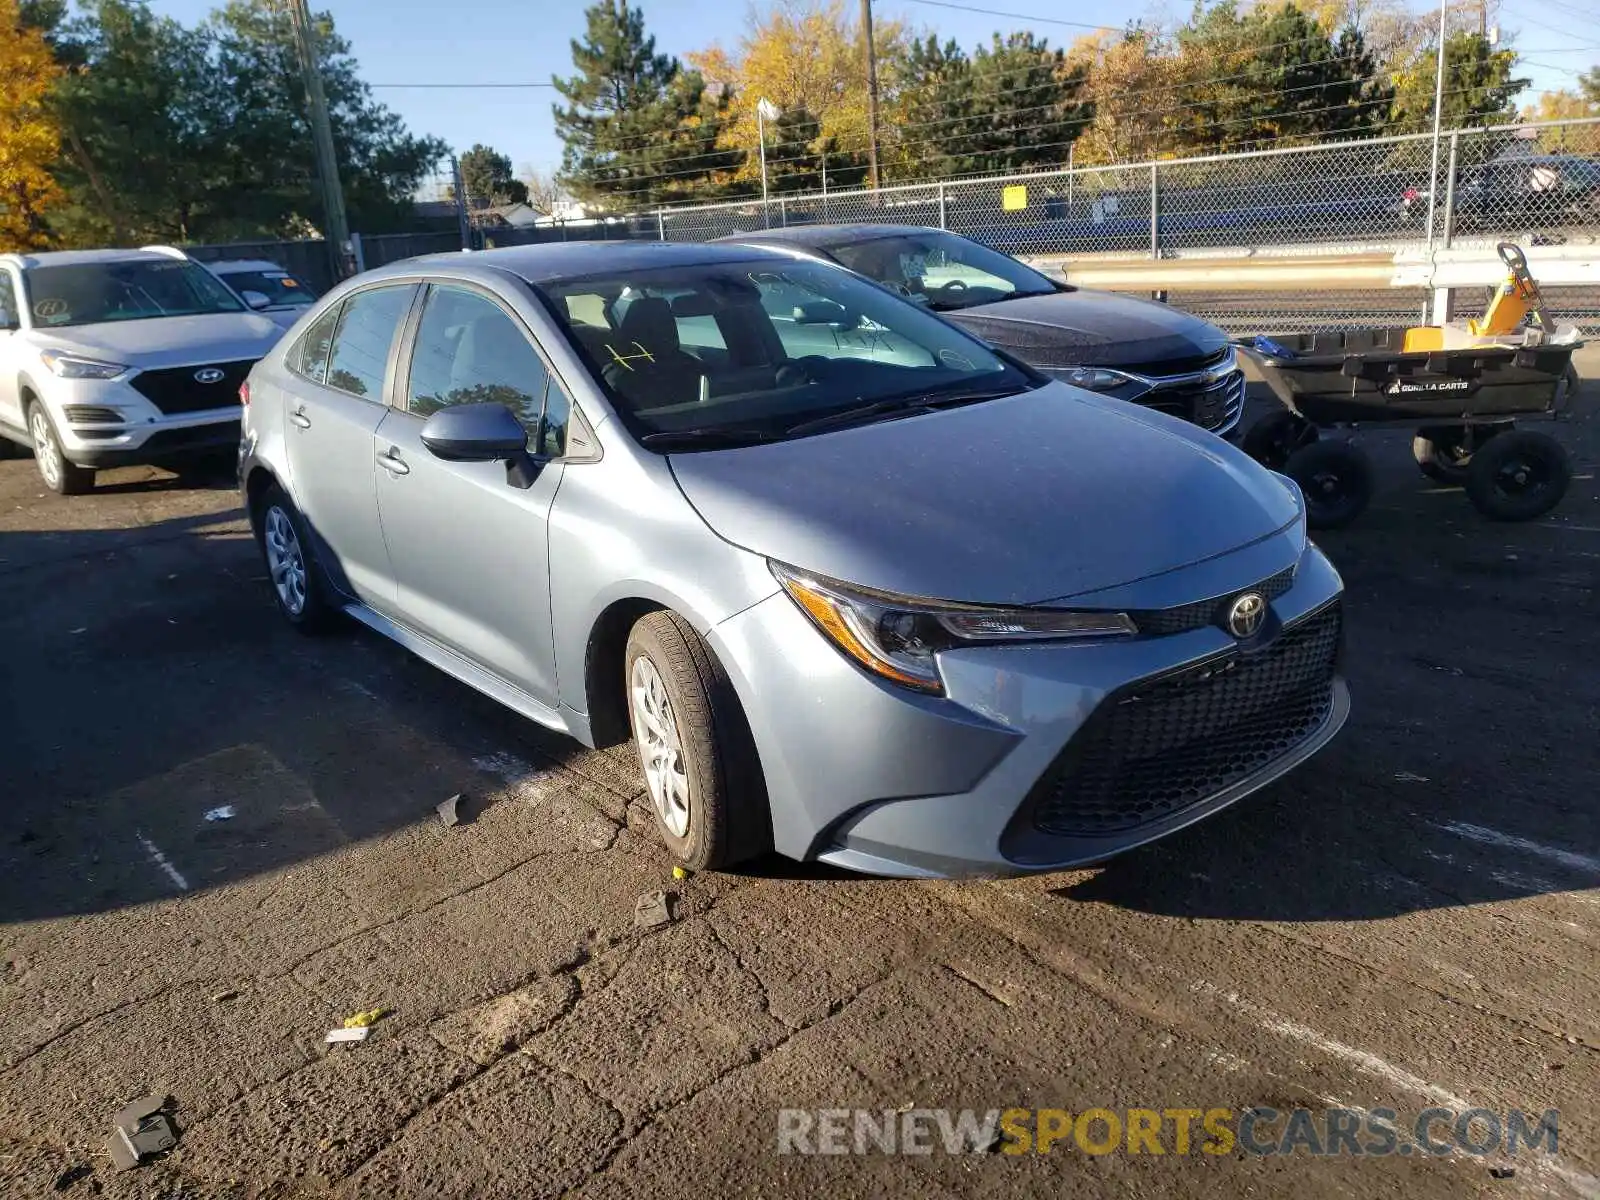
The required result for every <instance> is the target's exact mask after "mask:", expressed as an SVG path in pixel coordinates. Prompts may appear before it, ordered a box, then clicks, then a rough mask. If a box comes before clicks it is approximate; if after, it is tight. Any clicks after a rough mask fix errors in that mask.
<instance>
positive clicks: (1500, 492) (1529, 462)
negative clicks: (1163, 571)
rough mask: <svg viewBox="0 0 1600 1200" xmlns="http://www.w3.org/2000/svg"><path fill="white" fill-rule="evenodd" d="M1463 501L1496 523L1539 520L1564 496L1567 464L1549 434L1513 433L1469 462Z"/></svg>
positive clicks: (1569, 479)
mask: <svg viewBox="0 0 1600 1200" xmlns="http://www.w3.org/2000/svg"><path fill="white" fill-rule="evenodd" d="M1466 482H1467V499H1468V500H1470V501H1472V506H1473V507H1474V508H1476V509H1477V510H1478V511H1479V512H1481V513H1482V514H1483V515H1484V516H1486V517H1490V518H1492V519H1494V520H1496V521H1531V520H1533V519H1534V518H1535V517H1542V516H1543V515H1544V514H1545V513H1547V512H1549V511H1550V510H1551V509H1552V508H1554V507H1555V506H1556V505H1557V504H1559V503H1560V502H1561V497H1563V496H1565V495H1566V494H1567V485H1568V484H1570V483H1571V482H1572V460H1571V459H1570V458H1569V457H1567V451H1566V448H1565V447H1564V446H1562V444H1561V443H1560V442H1558V441H1556V440H1555V438H1553V437H1550V436H1549V435H1548V434H1543V433H1535V432H1533V431H1532V430H1526V429H1517V430H1513V431H1512V432H1510V433H1506V434H1502V435H1501V436H1499V437H1497V438H1493V439H1491V440H1490V441H1489V443H1488V444H1487V445H1485V446H1484V447H1483V448H1482V449H1481V450H1479V451H1478V452H1477V453H1476V454H1474V455H1473V456H1472V463H1471V465H1470V466H1468V468H1467V481H1466Z"/></svg>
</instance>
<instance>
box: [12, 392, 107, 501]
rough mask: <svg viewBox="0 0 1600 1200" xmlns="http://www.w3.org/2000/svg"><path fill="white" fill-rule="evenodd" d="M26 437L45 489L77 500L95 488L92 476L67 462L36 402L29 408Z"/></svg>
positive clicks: (81, 468) (48, 417)
mask: <svg viewBox="0 0 1600 1200" xmlns="http://www.w3.org/2000/svg"><path fill="white" fill-rule="evenodd" d="M28 433H29V435H30V436H31V437H32V438H33V461H34V465H35V466H37V467H38V468H39V478H41V479H43V480H44V485H45V487H47V488H49V489H50V490H51V491H52V492H55V493H57V494H58V495H61V496H80V495H82V494H83V493H84V492H87V491H90V490H92V489H93V488H94V472H93V471H92V470H90V469H89V468H87V467H80V466H77V465H76V464H74V463H69V462H68V461H67V456H66V455H65V454H63V453H62V452H61V440H60V439H59V438H57V437H56V430H55V426H53V425H52V424H50V414H49V413H47V412H45V410H44V405H43V404H42V403H40V402H39V401H38V400H35V401H34V402H33V403H32V404H31V405H29V406H28Z"/></svg>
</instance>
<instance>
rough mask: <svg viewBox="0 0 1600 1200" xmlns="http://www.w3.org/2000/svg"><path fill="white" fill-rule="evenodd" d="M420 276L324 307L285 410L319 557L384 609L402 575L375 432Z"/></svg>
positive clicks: (296, 479) (293, 463) (299, 493)
mask: <svg viewBox="0 0 1600 1200" xmlns="http://www.w3.org/2000/svg"><path fill="white" fill-rule="evenodd" d="M416 292H417V287H416V285H415V284H412V283H399V284H381V285H379V286H377V287H371V288H366V289H364V290H362V291H359V292H353V293H351V294H350V295H349V296H347V297H346V298H345V300H344V303H343V304H340V305H336V306H334V307H333V308H331V309H329V310H328V311H327V312H326V313H324V314H323V315H322V316H321V317H319V318H318V319H317V320H316V321H315V322H314V323H313V324H312V325H311V327H310V328H309V329H307V330H306V332H305V334H304V336H303V337H302V338H301V339H300V341H299V343H298V344H296V345H295V346H294V347H293V348H292V349H291V350H290V353H289V357H288V366H289V369H290V370H291V371H292V372H293V373H294V375H295V378H294V379H293V380H292V382H291V383H290V386H289V387H288V388H287V389H286V392H287V394H286V396H285V406H286V407H285V412H284V418H285V420H286V421H287V422H288V427H287V429H286V430H285V433H286V440H287V443H288V455H289V470H290V475H291V478H292V480H293V486H294V493H295V501H296V503H297V504H298V505H299V506H300V511H301V512H303V513H304V514H305V517H306V522H307V524H308V525H309V526H310V529H311V536H312V538H313V539H314V540H315V541H316V542H317V548H318V557H319V560H320V561H321V563H322V564H323V566H324V567H325V568H326V569H327V570H328V571H329V572H330V573H331V574H332V575H333V576H334V578H335V582H337V583H338V585H339V586H340V587H341V588H344V589H345V590H347V591H349V592H350V593H351V594H352V595H354V596H356V597H358V598H359V599H360V600H362V601H363V602H364V603H366V604H368V605H370V606H372V607H373V608H374V609H377V610H379V611H381V612H385V613H389V612H393V610H394V596H395V590H394V579H393V577H392V575H391V573H390V569H389V557H388V551H387V549H386V548H385V546H384V540H383V531H382V529H381V528H380V527H379V524H378V500H377V494H376V488H375V484H374V478H373V476H374V472H376V471H377V470H378V465H377V463H376V461H375V450H374V445H373V438H374V436H375V435H376V434H377V431H378V426H379V424H381V423H382V421H383V418H384V414H385V413H386V412H387V411H388V408H387V405H386V403H385V398H386V397H387V395H388V388H389V385H390V381H391V379H392V377H393V372H394V357H395V346H396V343H397V342H398V340H399V339H398V334H399V331H400V327H401V325H402V324H403V322H404V319H405V316H406V314H407V312H408V311H409V310H410V308H411V304H412V302H413V300H414V299H415V298H416Z"/></svg>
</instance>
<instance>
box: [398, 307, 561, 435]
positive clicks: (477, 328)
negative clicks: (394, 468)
mask: <svg viewBox="0 0 1600 1200" xmlns="http://www.w3.org/2000/svg"><path fill="white" fill-rule="evenodd" d="M549 377H550V372H549V371H548V370H547V369H546V367H545V365H544V359H542V358H540V357H539V352H538V351H537V350H535V349H534V348H533V343H532V342H530V341H529V340H528V335H527V334H526V333H524V332H523V329H522V326H521V325H519V324H518V323H517V322H516V321H514V320H513V319H512V318H511V317H510V316H508V315H507V314H506V312H505V310H504V309H502V308H501V307H500V306H499V305H498V304H495V303H494V302H493V301H491V300H488V299H486V298H485V297H483V296H480V295H479V294H478V293H476V292H470V291H467V290H466V289H464V288H455V287H449V286H447V285H435V286H434V287H433V289H432V290H431V291H429V293H428V302H427V306H426V307H425V308H424V309H423V310H422V321H421V323H420V324H419V325H418V326H417V340H416V348H415V350H413V352H412V356H411V386H410V394H409V396H408V397H407V407H408V408H409V410H410V411H411V412H413V413H415V414H416V415H417V416H419V417H426V416H429V415H431V414H433V413H436V412H438V411H439V410H440V409H441V408H448V407H450V406H451V405H453V404H473V403H478V402H482V401H493V402H496V403H499V404H504V405H505V406H506V407H507V408H509V409H510V410H511V411H512V412H513V413H515V414H516V416H517V420H519V421H521V422H522V424H523V426H524V427H525V428H526V429H527V431H528V432H529V433H530V434H532V435H534V436H535V437H538V438H540V439H541V440H542V438H543V436H544V435H543V434H542V433H541V431H540V426H539V419H540V415H541V413H542V412H543V410H544V393H545V383H546V380H548V379H549ZM561 420H562V424H563V426H564V425H565V422H566V418H565V416H562V418H561Z"/></svg>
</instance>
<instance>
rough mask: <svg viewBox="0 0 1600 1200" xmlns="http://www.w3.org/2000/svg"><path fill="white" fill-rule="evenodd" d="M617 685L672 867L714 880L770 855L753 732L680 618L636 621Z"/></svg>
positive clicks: (722, 676) (707, 652) (711, 658)
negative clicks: (713, 876) (676, 863)
mask: <svg viewBox="0 0 1600 1200" xmlns="http://www.w3.org/2000/svg"><path fill="white" fill-rule="evenodd" d="M622 684H623V687H624V688H625V689H626V695H627V699H628V705H627V706H628V728H629V730H630V731H631V732H632V734H633V744H634V748H635V749H636V750H637V751H638V754H639V767H640V770H642V771H643V772H644V776H645V790H646V795H647V796H648V798H649V800H650V807H651V810H652V812H653V813H654V816H655V823H656V828H657V830H659V831H660V833H661V840H662V841H663V842H665V843H666V846H667V849H668V850H669V851H670V852H671V853H672V855H673V857H675V858H676V859H678V861H679V862H681V863H682V864H683V865H684V866H686V867H688V868H689V869H690V870H691V871H714V870H721V869H723V868H725V867H730V866H733V865H734V864H735V863H739V862H743V861H744V860H745V859H748V858H754V857H755V856H756V855H758V854H761V853H763V852H764V851H766V850H769V849H771V846H772V825H771V817H770V815H769V813H768V809H767V795H766V786H765V783H764V782H763V780H762V777H761V769H760V766H759V764H758V762H757V759H756V753H755V745H754V743H753V741H752V740H751V737H750V729H749V726H748V725H747V724H746V722H745V718H744V711H743V709H742V708H740V706H739V699H738V697H737V696H736V695H735V694H734V690H733V685H732V684H731V683H730V682H729V681H728V676H727V673H726V672H725V671H723V669H722V666H721V664H720V663H718V662H717V659H716V656H715V655H714V654H712V652H711V648H710V647H709V646H707V645H706V643H705V641H704V640H703V639H702V638H701V637H700V635H699V634H697V633H696V632H695V631H694V629H693V628H692V627H691V626H690V625H689V623H688V622H687V621H685V620H684V619H683V618H682V617H680V616H678V615H677V614H676V613H671V612H653V613H650V614H649V615H648V616H645V617H642V618H641V619H640V620H639V622H638V623H637V624H635V625H634V627H633V630H632V632H631V633H630V634H629V635H628V647H627V650H626V652H625V653H624V654H623V677H622ZM652 763H655V764H658V765H657V766H655V767H652V766H651V764H652Z"/></svg>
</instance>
